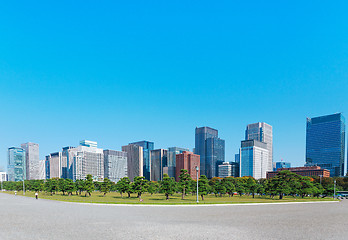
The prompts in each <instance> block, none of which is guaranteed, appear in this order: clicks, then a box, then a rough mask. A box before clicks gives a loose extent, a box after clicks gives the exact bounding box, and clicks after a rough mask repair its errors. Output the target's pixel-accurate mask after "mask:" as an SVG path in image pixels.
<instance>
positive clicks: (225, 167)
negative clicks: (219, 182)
mask: <svg viewBox="0 0 348 240" xmlns="http://www.w3.org/2000/svg"><path fill="white" fill-rule="evenodd" d="M218 169H219V177H220V178H225V177H231V176H232V165H231V164H230V163H228V162H224V163H222V164H221V165H219V166H218Z"/></svg>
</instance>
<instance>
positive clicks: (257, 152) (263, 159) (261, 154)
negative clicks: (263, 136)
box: [240, 140, 272, 179]
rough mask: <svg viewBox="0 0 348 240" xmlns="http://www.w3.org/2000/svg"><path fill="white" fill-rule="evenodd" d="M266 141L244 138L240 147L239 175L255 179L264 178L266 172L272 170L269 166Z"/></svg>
mask: <svg viewBox="0 0 348 240" xmlns="http://www.w3.org/2000/svg"><path fill="white" fill-rule="evenodd" d="M268 163H269V152H268V149H267V143H264V142H260V141H257V140H245V141H242V143H241V148H240V176H241V177H244V176H249V177H253V178H255V179H260V178H266V173H267V172H268V171H272V165H271V166H269V164H268Z"/></svg>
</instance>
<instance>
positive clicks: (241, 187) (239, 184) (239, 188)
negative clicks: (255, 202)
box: [235, 177, 245, 196]
mask: <svg viewBox="0 0 348 240" xmlns="http://www.w3.org/2000/svg"><path fill="white" fill-rule="evenodd" d="M235 187H236V192H237V193H238V194H239V196H242V194H243V193H245V183H244V181H243V179H242V178H240V177H239V178H236V182H235Z"/></svg>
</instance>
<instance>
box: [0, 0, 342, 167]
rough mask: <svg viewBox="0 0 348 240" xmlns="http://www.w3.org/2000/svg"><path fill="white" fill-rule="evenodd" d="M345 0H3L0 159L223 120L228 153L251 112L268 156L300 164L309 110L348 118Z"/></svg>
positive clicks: (159, 140) (186, 142)
mask: <svg viewBox="0 0 348 240" xmlns="http://www.w3.org/2000/svg"><path fill="white" fill-rule="evenodd" d="M347 12H348V3H347V2H346V1H335V2H334V3H329V2H327V1H311V2H306V1H282V3H280V2H279V1H268V3H264V2H262V3H261V2H260V1H218V2H213V1H202V0H200V1H172V2H171V1H150V2H148V1H124V2H122V3H121V2H117V1H59V2H55V3H52V2H50V3H48V2H47V1H29V2H28V1H16V2H15V1H7V2H4V1H2V2H1V3H0V22H1V24H0V165H2V166H3V167H6V158H7V155H6V154H7V148H8V147H12V146H19V145H20V144H21V143H23V142H27V141H32V142H37V143H39V144H40V155H41V156H40V157H41V159H44V156H45V155H47V154H48V153H50V152H55V151H59V150H60V149H61V148H62V147H64V146H67V145H72V146H76V145H78V142H79V140H81V139H89V140H95V141H98V143H99V146H100V147H103V148H109V149H115V150H120V149H121V146H122V145H126V144H128V143H129V142H133V141H140V140H150V141H154V142H155V147H156V148H167V147H171V146H178V147H188V148H190V149H192V148H193V147H194V129H195V127H196V126H210V127H213V128H216V129H218V130H219V135H220V137H221V138H224V139H225V140H226V160H227V161H230V160H232V159H233V158H234V154H235V153H236V152H237V151H238V148H239V146H240V141H241V140H242V139H243V138H244V131H245V127H246V125H247V124H248V123H254V122H258V121H264V122H267V123H269V124H271V125H272V126H273V131H274V160H275V161H278V160H280V159H281V158H283V159H284V161H290V162H291V163H292V164H293V165H295V166H300V165H303V164H304V158H305V123H306V117H308V116H309V117H314V116H318V115H324V114H331V113H335V112H343V114H344V115H345V117H347V118H348V104H347V100H348V14H347Z"/></svg>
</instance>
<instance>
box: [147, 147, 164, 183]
mask: <svg viewBox="0 0 348 240" xmlns="http://www.w3.org/2000/svg"><path fill="white" fill-rule="evenodd" d="M167 156H168V151H167V150H166V149H156V150H152V151H151V152H150V157H151V177H150V180H151V181H160V180H162V179H163V167H167V159H168V158H167Z"/></svg>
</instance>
